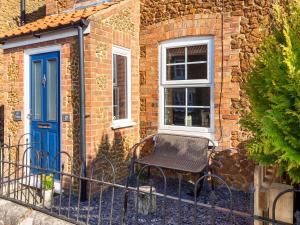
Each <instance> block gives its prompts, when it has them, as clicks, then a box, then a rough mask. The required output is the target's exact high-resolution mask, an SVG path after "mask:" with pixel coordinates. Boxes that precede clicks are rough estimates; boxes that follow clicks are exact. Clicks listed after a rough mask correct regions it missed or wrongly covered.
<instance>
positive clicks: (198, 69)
mask: <svg viewBox="0 0 300 225" xmlns="http://www.w3.org/2000/svg"><path fill="white" fill-rule="evenodd" d="M187 77H188V80H195V79H207V63H201V64H190V65H188V76H187Z"/></svg>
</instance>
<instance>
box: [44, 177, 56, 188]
mask: <svg viewBox="0 0 300 225" xmlns="http://www.w3.org/2000/svg"><path fill="white" fill-rule="evenodd" d="M53 182H54V180H53V175H52V174H51V175H46V174H43V175H42V188H43V189H45V190H51V189H52V188H53V186H54V183H53Z"/></svg>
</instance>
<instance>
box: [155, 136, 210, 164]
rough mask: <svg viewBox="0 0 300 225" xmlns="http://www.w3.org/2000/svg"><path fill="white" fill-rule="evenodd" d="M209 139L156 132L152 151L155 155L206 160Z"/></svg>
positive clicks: (194, 160)
mask: <svg viewBox="0 0 300 225" xmlns="http://www.w3.org/2000/svg"><path fill="white" fill-rule="evenodd" d="M208 145H209V139H206V138H203V137H193V136H182V135H174V134H157V135H156V136H155V146H154V152H153V154H155V155H156V156H160V157H169V158H174V157H176V158H178V157H180V159H182V160H186V161H191V162H199V161H201V162H203V163H205V162H207V152H208Z"/></svg>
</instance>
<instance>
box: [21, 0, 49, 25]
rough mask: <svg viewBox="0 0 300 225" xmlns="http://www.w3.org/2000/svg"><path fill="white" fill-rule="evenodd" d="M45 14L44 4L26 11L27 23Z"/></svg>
mask: <svg viewBox="0 0 300 225" xmlns="http://www.w3.org/2000/svg"><path fill="white" fill-rule="evenodd" d="M28 3H30V1H28ZM27 8H28V7H27ZM45 16H46V5H43V6H41V7H39V8H38V9H37V10H35V11H33V12H30V13H26V23H30V22H33V21H35V20H38V19H41V18H43V17H45Z"/></svg>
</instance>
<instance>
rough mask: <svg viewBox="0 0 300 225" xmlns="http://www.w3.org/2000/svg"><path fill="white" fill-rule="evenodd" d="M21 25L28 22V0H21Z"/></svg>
mask: <svg viewBox="0 0 300 225" xmlns="http://www.w3.org/2000/svg"><path fill="white" fill-rule="evenodd" d="M20 22H21V25H22V26H23V25H24V24H25V23H26V0H21V21H20Z"/></svg>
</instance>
